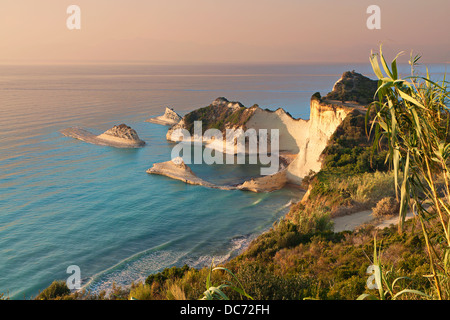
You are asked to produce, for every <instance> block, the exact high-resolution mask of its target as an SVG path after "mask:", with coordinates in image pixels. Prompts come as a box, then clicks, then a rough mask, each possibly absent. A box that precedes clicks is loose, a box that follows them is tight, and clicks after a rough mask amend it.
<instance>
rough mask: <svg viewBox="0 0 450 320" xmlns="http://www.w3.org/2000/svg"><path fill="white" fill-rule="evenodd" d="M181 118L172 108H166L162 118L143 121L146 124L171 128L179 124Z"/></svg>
mask: <svg viewBox="0 0 450 320" xmlns="http://www.w3.org/2000/svg"><path fill="white" fill-rule="evenodd" d="M180 120H181V116H180V115H179V114H178V113H176V112H175V111H173V109H172V108H168V107H166V110H165V112H164V114H163V115H162V116H158V117H153V118H150V119H147V120H145V121H146V122H151V123H156V124H162V125H164V126H173V125H176V124H177V123H178V122H180Z"/></svg>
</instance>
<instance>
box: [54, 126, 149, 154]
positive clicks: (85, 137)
mask: <svg viewBox="0 0 450 320" xmlns="http://www.w3.org/2000/svg"><path fill="white" fill-rule="evenodd" d="M61 133H62V134H63V135H65V136H67V137H72V138H75V139H78V140H81V141H84V142H88V143H92V144H97V145H103V146H111V147H116V148H139V147H143V146H144V145H145V141H143V140H141V139H140V138H139V136H138V134H137V132H136V131H135V130H134V129H132V128H131V127H129V126H127V125H126V124H120V125H116V126H114V127H112V128H111V129H109V130H107V131H105V132H104V133H102V134H100V135H95V134H93V133H91V132H89V131H87V130H85V129H83V128H79V127H72V128H67V129H64V130H62V131H61Z"/></svg>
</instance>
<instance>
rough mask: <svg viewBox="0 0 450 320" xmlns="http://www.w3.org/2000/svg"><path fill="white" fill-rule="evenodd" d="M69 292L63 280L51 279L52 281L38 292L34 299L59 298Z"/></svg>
mask: <svg viewBox="0 0 450 320" xmlns="http://www.w3.org/2000/svg"><path fill="white" fill-rule="evenodd" d="M69 294H70V289H69V288H68V287H67V284H66V282H65V281H62V280H60V281H53V283H52V284H51V285H50V286H48V287H47V288H45V289H44V290H43V291H42V292H40V293H39V294H38V295H37V297H36V300H54V299H61V298H62V297H64V296H67V295H69Z"/></svg>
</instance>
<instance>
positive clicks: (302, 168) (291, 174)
mask: <svg viewBox="0 0 450 320" xmlns="http://www.w3.org/2000/svg"><path fill="white" fill-rule="evenodd" d="M310 108H311V109H310V110H311V111H310V119H309V120H303V119H294V118H292V117H291V116H290V115H288V114H287V113H286V112H285V111H284V110H283V109H278V110H277V111H275V112H270V111H266V110H262V109H259V108H258V109H257V110H256V111H255V113H254V115H253V116H252V117H251V118H250V120H249V121H248V122H247V127H248V128H254V129H278V130H279V132H280V152H281V153H291V154H296V155H297V156H296V157H295V159H294V160H293V161H292V162H291V163H290V164H289V166H288V167H287V172H286V177H287V181H288V182H290V183H294V184H300V183H301V180H302V178H303V177H304V176H306V175H307V174H308V173H309V171H310V170H313V171H315V172H318V171H319V170H320V167H321V162H320V155H321V153H322V151H323V150H324V149H325V147H326V146H327V143H328V140H329V138H330V137H331V135H332V134H333V133H334V132H335V131H336V128H337V127H338V126H339V125H340V124H341V122H342V121H343V120H344V119H345V117H346V116H347V114H349V113H350V112H351V110H352V109H351V108H348V107H345V106H336V105H331V104H326V103H324V102H322V101H321V100H320V99H319V98H317V97H315V96H313V97H312V98H311V107H310Z"/></svg>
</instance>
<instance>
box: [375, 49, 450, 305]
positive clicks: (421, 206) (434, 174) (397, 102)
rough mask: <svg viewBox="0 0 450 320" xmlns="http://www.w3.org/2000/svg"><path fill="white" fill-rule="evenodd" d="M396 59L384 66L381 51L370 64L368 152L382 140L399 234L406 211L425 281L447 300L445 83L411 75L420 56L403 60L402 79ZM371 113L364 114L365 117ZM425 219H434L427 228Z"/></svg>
mask: <svg viewBox="0 0 450 320" xmlns="http://www.w3.org/2000/svg"><path fill="white" fill-rule="evenodd" d="M399 56H400V54H399V55H397V56H396V57H395V59H394V60H393V61H392V62H391V63H390V65H388V64H387V62H386V60H385V58H384V55H383V51H382V47H381V46H380V51H379V53H376V54H372V55H371V57H370V61H371V64H372V68H373V71H374V72H375V74H376V76H377V77H378V90H377V93H376V96H377V98H378V99H377V100H378V101H375V102H374V103H372V104H371V105H370V107H369V108H372V111H374V112H375V113H376V117H375V120H374V121H373V122H372V123H371V125H370V126H369V124H368V116H367V117H366V125H367V127H368V128H369V127H370V130H371V133H374V135H375V140H374V145H373V147H374V149H376V148H377V146H379V145H380V143H381V142H382V140H383V139H386V140H385V141H386V142H387V144H388V146H389V152H388V159H387V160H389V161H390V163H391V165H392V168H393V172H394V186H395V192H396V196H397V199H398V200H399V201H400V210H399V226H398V228H399V232H402V230H403V224H404V222H405V217H406V213H407V211H408V208H410V209H411V210H413V211H414V212H415V213H416V215H417V217H418V220H419V221H420V225H421V227H422V231H423V234H424V237H425V241H426V247H427V252H428V256H429V260H430V266H431V270H430V274H429V275H425V276H426V277H429V278H430V279H431V280H432V281H433V284H434V286H433V287H434V289H435V297H436V298H438V299H448V298H450V290H449V270H450V269H449V266H450V223H449V220H450V182H449V179H450V173H449V161H450V143H449V141H450V139H449V137H450V130H449V129H450V110H449V92H448V90H447V84H448V82H447V81H446V80H445V78H444V79H443V80H441V81H439V82H435V81H433V80H432V79H431V78H430V75H429V72H428V69H427V71H426V75H424V76H421V75H420V74H419V73H418V71H417V69H418V68H417V66H418V64H419V60H420V58H421V57H420V56H413V55H412V54H411V58H410V60H409V64H410V66H411V75H410V76H408V77H405V78H402V77H401V76H400V74H399V72H398V68H397V59H398V57H399ZM370 111H371V110H369V112H367V115H369V113H370ZM429 219H438V221H439V224H438V225H439V229H438V230H436V229H432V228H431V227H430V224H429V223H428V221H429Z"/></svg>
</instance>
